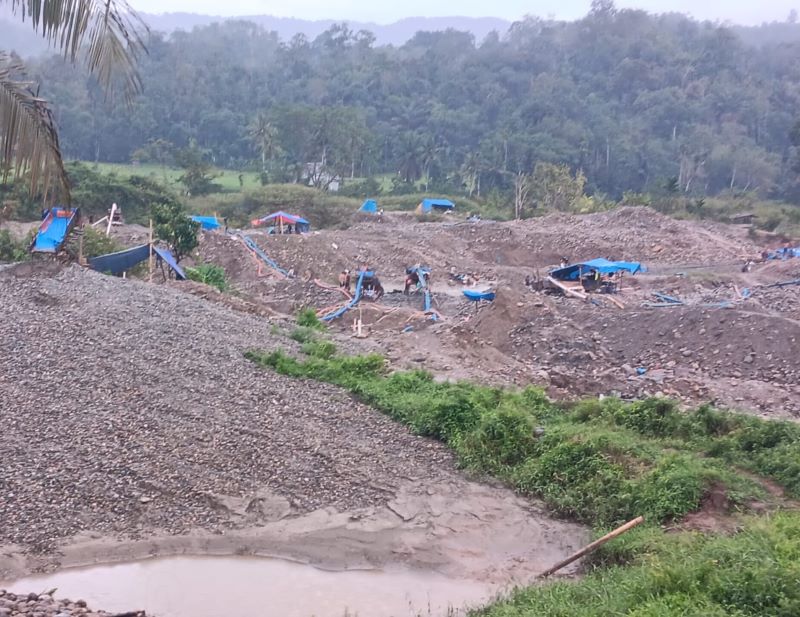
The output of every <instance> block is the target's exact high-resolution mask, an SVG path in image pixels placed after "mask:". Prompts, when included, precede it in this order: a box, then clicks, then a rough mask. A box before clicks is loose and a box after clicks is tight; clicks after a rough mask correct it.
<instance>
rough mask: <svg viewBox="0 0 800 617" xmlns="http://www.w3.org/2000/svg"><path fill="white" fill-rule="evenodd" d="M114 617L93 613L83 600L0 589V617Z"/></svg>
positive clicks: (129, 616) (141, 616) (130, 616)
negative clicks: (15, 592) (17, 592)
mask: <svg viewBox="0 0 800 617" xmlns="http://www.w3.org/2000/svg"><path fill="white" fill-rule="evenodd" d="M78 616H80V617H115V616H112V614H111V613H106V612H105V611H95V610H92V609H91V608H89V607H87V606H86V602H84V601H83V600H76V601H75V602H72V601H70V600H56V599H55V598H53V596H51V595H46V594H42V595H39V594H36V593H29V594H24V595H23V594H14V593H10V592H6V591H3V590H2V589H0V617H78ZM116 617H120V616H116ZM126 617H145V613H144V612H135V613H126Z"/></svg>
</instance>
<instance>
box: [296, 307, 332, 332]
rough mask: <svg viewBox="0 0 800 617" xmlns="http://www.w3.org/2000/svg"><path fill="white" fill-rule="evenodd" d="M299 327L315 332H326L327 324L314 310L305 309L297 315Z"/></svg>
mask: <svg viewBox="0 0 800 617" xmlns="http://www.w3.org/2000/svg"><path fill="white" fill-rule="evenodd" d="M297 325H298V326H303V327H304V328H312V329H314V330H324V329H325V324H324V323H322V321H320V319H319V317H317V313H316V311H315V310H314V309H313V308H304V309H303V310H302V311H300V312H299V313H298V314H297Z"/></svg>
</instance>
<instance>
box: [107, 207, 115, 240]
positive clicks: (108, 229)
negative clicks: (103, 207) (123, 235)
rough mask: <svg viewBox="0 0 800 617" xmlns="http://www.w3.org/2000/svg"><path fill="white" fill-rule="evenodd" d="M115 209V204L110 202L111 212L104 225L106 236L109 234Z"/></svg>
mask: <svg viewBox="0 0 800 617" xmlns="http://www.w3.org/2000/svg"><path fill="white" fill-rule="evenodd" d="M116 211H117V204H111V214H110V215H109V217H108V227H106V236H110V235H111V225H112V224H113V223H114V213H116Z"/></svg>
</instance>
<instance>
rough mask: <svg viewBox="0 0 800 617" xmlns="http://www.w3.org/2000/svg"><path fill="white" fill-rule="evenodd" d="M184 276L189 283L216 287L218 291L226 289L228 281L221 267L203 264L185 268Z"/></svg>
mask: <svg viewBox="0 0 800 617" xmlns="http://www.w3.org/2000/svg"><path fill="white" fill-rule="evenodd" d="M186 276H187V277H188V278H189V280H191V281H197V282H198V283H203V284H205V285H210V286H211V287H216V288H217V289H218V290H219V291H225V290H226V289H228V281H227V279H226V278H225V270H224V268H223V267H222V266H218V265H216V264H211V263H205V264H199V265H197V266H194V267H192V268H186Z"/></svg>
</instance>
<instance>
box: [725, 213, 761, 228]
mask: <svg viewBox="0 0 800 617" xmlns="http://www.w3.org/2000/svg"><path fill="white" fill-rule="evenodd" d="M757 218H758V215H757V214H754V213H752V212H745V213H743V214H736V215H734V216H732V217H731V223H733V224H734V225H752V224H753V223H755V220H756V219H757Z"/></svg>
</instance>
